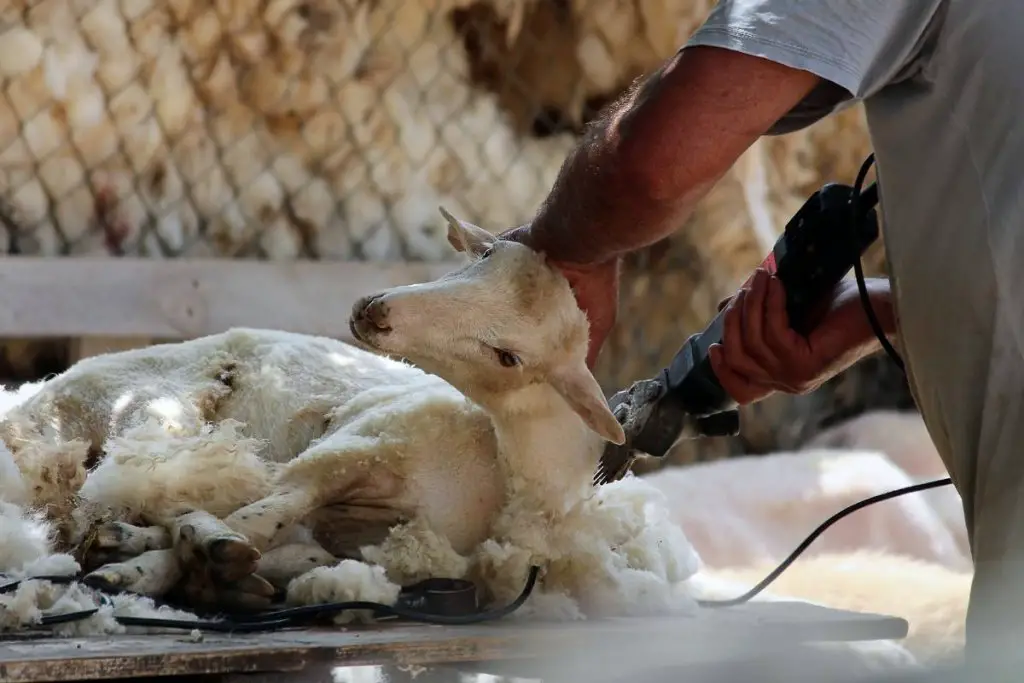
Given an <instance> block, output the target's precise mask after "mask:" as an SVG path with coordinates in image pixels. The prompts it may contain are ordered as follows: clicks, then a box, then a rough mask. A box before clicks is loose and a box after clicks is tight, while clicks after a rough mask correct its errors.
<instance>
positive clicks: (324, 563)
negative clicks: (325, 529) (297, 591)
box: [256, 542, 338, 590]
mask: <svg viewBox="0 0 1024 683" xmlns="http://www.w3.org/2000/svg"><path fill="white" fill-rule="evenodd" d="M337 563H338V558H336V557H335V556H334V555H332V554H330V553H329V552H327V551H326V550H324V549H323V548H322V547H321V546H320V544H318V543H313V542H307V543H288V544H287V545H280V546H277V547H276V548H273V549H272V550H268V551H267V552H266V553H264V554H263V557H261V558H260V561H259V567H258V568H257V570H256V572H257V573H258V574H259V575H260V576H262V577H263V578H264V579H266V580H267V581H269V582H270V583H271V584H272V585H274V586H276V587H277V588H279V589H282V590H283V589H285V588H287V587H288V584H289V583H290V582H291V580H292V579H294V578H295V577H297V576H301V575H302V574H305V573H306V572H308V571H309V570H311V569H315V568H317V567H330V566H333V565H335V564H337Z"/></svg>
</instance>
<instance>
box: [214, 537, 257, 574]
mask: <svg viewBox="0 0 1024 683" xmlns="http://www.w3.org/2000/svg"><path fill="white" fill-rule="evenodd" d="M206 551H207V554H208V555H209V557H210V559H211V560H213V562H215V563H216V564H218V565H236V566H237V567H239V568H243V567H244V568H250V567H251V569H249V571H246V572H245V573H244V574H242V576H245V575H246V574H251V573H252V572H254V571H256V564H257V563H258V562H259V559H260V551H258V550H256V548H254V547H252V546H251V545H250V544H249V543H248V542H247V541H246V540H245V539H243V538H241V537H238V538H214V539H211V540H210V542H209V544H208V545H207V547H206ZM225 578H226V579H227V580H233V579H239V578H241V576H235V577H233V578H232V577H227V576H226V577H225Z"/></svg>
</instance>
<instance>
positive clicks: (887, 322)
mask: <svg viewBox="0 0 1024 683" xmlns="http://www.w3.org/2000/svg"><path fill="white" fill-rule="evenodd" d="M868 282H869V283H870V284H869V296H870V298H871V300H872V304H873V305H874V308H875V311H876V315H877V316H878V317H879V319H880V321H881V323H882V326H883V329H885V331H886V332H887V333H890V332H893V331H894V328H895V322H894V318H893V315H892V306H891V302H890V299H889V289H888V282H887V281H885V280H869V281H868ZM725 311H726V313H725V321H724V328H723V333H722V343H721V344H714V345H712V346H711V348H710V349H709V350H708V354H709V356H710V359H711V367H712V369H713V370H714V371H715V375H716V376H717V377H718V380H719V381H720V382H721V383H722V387H723V388H724V389H725V390H726V391H727V392H729V394H730V395H731V396H732V397H733V399H735V400H736V402H737V403H739V404H740V405H746V404H748V403H753V402H755V401H759V400H761V399H763V398H766V397H767V396H769V395H771V394H773V393H775V392H777V391H781V392H785V393H789V394H803V393H807V392H809V391H813V390H814V389H817V388H818V387H819V386H821V385H822V384H823V383H825V382H826V381H827V380H828V379H830V378H831V377H834V376H835V375H837V374H838V373H840V372H842V371H843V370H845V369H846V368H848V367H849V366H851V365H853V364H854V363H856V362H857V361H859V360H860V359H861V358H863V357H865V356H867V355H868V354H870V353H872V352H873V351H875V350H877V348H878V342H877V339H876V338H875V336H874V333H873V332H872V330H871V327H870V324H869V323H868V320H867V315H866V314H865V312H864V309H863V306H862V304H861V301H860V298H859V293H858V291H857V284H856V282H851V281H845V282H842V283H840V285H839V286H838V287H837V288H836V291H835V293H834V294H833V296H832V299H831V300H830V301H829V302H828V304H827V306H826V309H825V310H824V312H823V314H822V316H821V318H820V322H819V323H818V324H817V325H816V326H815V328H814V330H813V331H812V332H811V333H810V334H809V335H808V336H807V337H804V336H802V335H800V334H799V333H797V332H795V331H794V330H793V329H792V328H791V327H790V326H789V318H788V315H787V313H786V293H785V290H784V289H783V287H782V283H781V282H779V280H778V279H777V278H775V277H774V276H772V275H770V274H769V273H768V271H766V270H764V269H761V268H759V269H758V270H757V271H756V272H755V273H754V276H753V278H751V280H750V282H749V284H747V285H746V286H744V287H743V288H742V289H740V291H739V292H738V293H737V294H736V295H735V296H734V297H732V299H731V300H729V301H728V302H726V303H725Z"/></svg>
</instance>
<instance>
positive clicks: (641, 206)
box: [529, 47, 818, 264]
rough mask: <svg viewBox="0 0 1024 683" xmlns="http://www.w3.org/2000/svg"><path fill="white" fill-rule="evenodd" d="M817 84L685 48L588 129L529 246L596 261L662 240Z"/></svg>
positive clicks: (720, 52) (760, 62)
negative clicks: (751, 147)
mask: <svg viewBox="0 0 1024 683" xmlns="http://www.w3.org/2000/svg"><path fill="white" fill-rule="evenodd" d="M817 82H818V79H817V77H816V76H814V75H812V74H810V73H808V72H804V71H799V70H796V69H791V68H789V67H785V66H782V65H780V64H776V63H773V62H769V61H767V60H764V59H760V58H757V57H750V56H747V55H743V54H740V53H737V52H732V51H729V50H724V49H718V48H707V47H699V48H689V49H686V50H683V51H681V52H680V53H679V54H678V55H676V57H675V58H673V59H672V60H670V61H669V62H667V63H666V64H665V66H664V67H663V68H662V69H660V70H659V71H658V72H656V73H654V74H652V75H651V76H650V77H649V78H648V79H646V81H644V83H643V84H642V85H640V87H639V88H636V89H635V90H633V91H631V92H630V93H628V94H627V95H626V96H625V97H624V98H623V99H622V100H620V101H619V102H618V103H617V104H616V105H614V106H612V107H610V108H609V109H608V110H607V111H606V113H605V114H604V115H603V116H602V117H601V118H599V119H598V120H597V121H595V122H594V123H593V124H592V125H591V126H590V127H589V129H588V131H587V132H586V134H585V135H584V138H583V140H582V141H581V143H580V144H579V145H578V146H577V147H576V149H575V150H573V152H572V153H571V154H570V155H569V157H568V158H567V159H566V161H565V163H564V164H563V166H562V169H561V171H560V173H559V176H558V179H557V180H556V181H555V184H554V187H553V188H552V191H551V194H550V195H549V197H548V199H547V200H546V201H545V203H544V205H543V206H542V207H541V210H540V211H539V213H538V215H537V216H536V218H535V219H534V221H533V222H532V224H531V226H530V228H529V232H530V237H529V241H530V243H531V244H532V245H533V246H534V247H535V248H537V249H539V250H541V251H544V252H546V253H547V254H548V255H549V256H551V257H552V258H553V259H554V260H556V261H560V262H567V263H583V264H588V263H599V262H602V261H605V260H608V259H609V258H612V257H614V256H617V255H621V254H623V253H627V252H630V251H633V250H636V249H639V248H642V247H644V246H648V245H650V244H653V243H655V242H657V241H659V240H661V239H663V238H664V237H666V236H668V235H669V234H671V233H672V232H674V231H675V230H676V229H678V228H679V227H680V226H681V225H682V223H683V222H684V221H685V220H686V218H687V217H688V216H689V214H690V213H691V212H692V210H693V207H694V206H695V205H696V203H697V202H699V201H700V200H701V199H702V198H703V197H704V195H705V194H706V193H707V192H708V190H710V189H711V187H712V186H713V185H714V184H715V183H716V182H717V181H718V180H719V179H720V178H721V177H722V176H723V175H724V174H725V173H726V172H727V171H728V170H729V168H730V167H731V166H732V165H733V164H734V163H735V162H736V160H737V159H738V158H739V157H740V156H741V155H742V154H743V152H744V151H746V149H747V148H749V147H750V145H751V144H753V143H754V142H755V141H756V140H757V139H758V138H759V137H760V136H761V135H763V134H764V133H765V132H766V131H767V130H768V129H769V128H770V127H771V126H772V124H773V123H775V122H776V121H777V120H778V119H779V118H780V117H781V116H782V115H784V114H785V113H786V112H788V111H789V110H790V109H791V108H792V107H793V106H795V105H796V104H797V103H798V102H799V101H800V100H801V99H802V98H803V97H804V96H805V95H806V94H807V93H808V92H810V90H811V89H812V88H813V87H814V86H815V85H816V84H817Z"/></svg>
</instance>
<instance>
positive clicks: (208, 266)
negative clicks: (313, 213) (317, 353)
mask: <svg viewBox="0 0 1024 683" xmlns="http://www.w3.org/2000/svg"><path fill="white" fill-rule="evenodd" d="M460 265H462V264H461V263H452V262H449V263H397V264H387V265H384V264H371V263H359V262H323V261H293V262H273V261H238V260H221V259H173V260H166V261H160V260H153V259H143V258H118V259H110V258H77V257H67V258H47V257H38V258H37V257H28V256H18V257H9V258H2V259H0V337H143V338H166V339H189V338H193V337H199V336H203V335H206V334H214V333H217V332H223V331H224V330H226V329H228V328H230V327H266V328H274V329H282V330H288V331H291V332H302V333H306V334H318V335H324V336H329V337H335V338H340V339H348V338H349V337H350V334H349V330H348V317H349V313H350V312H351V309H352V305H353V303H355V301H356V300H357V299H359V298H360V297H362V296H365V295H366V294H372V293H373V292H376V291H379V290H381V289H385V288H388V287H394V286H396V285H402V284H411V283H416V282H426V281H429V280H433V279H436V278H438V277H440V276H441V275H443V274H445V273H447V272H449V271H451V270H453V269H455V268H458V267H459V266H460Z"/></svg>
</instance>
